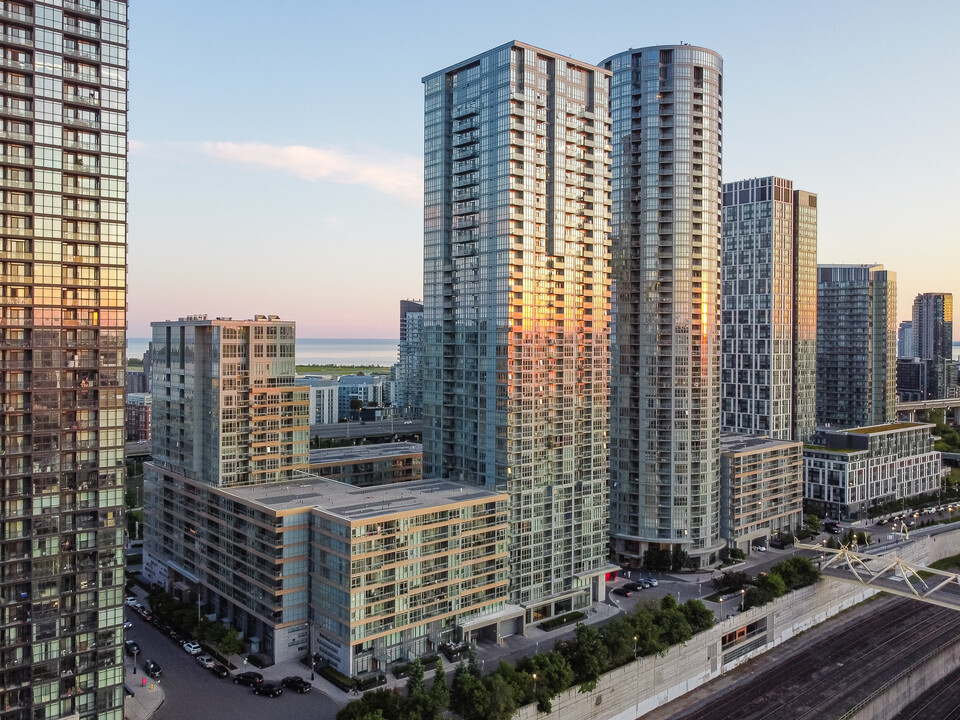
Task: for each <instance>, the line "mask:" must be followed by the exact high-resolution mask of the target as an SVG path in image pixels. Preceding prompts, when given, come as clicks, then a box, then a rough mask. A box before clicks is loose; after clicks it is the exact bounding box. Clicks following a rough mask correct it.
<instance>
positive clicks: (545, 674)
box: [337, 595, 714, 720]
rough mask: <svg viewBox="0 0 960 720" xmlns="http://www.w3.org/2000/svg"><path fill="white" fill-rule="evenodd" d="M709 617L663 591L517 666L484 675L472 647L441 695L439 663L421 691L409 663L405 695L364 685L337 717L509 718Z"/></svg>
mask: <svg viewBox="0 0 960 720" xmlns="http://www.w3.org/2000/svg"><path fill="white" fill-rule="evenodd" d="M713 623H714V617H713V612H712V611H710V610H708V609H707V608H706V606H704V604H703V603H702V602H700V601H699V600H689V601H687V602H686V603H684V604H683V605H678V604H677V602H676V600H675V599H674V598H673V596H671V595H668V596H666V597H664V598H663V599H662V600H661V601H660V603H659V604H656V603H650V604H646V605H638V606H637V607H636V608H635V609H634V611H633V612H631V613H629V614H628V615H626V616H624V617H618V618H615V619H613V620H611V621H610V622H608V623H607V624H606V625H603V626H602V627H600V628H597V627H596V626H594V625H583V624H579V625H577V627H576V629H575V630H574V636H573V638H571V639H569V640H562V641H558V642H557V643H556V644H555V645H554V649H553V650H552V651H551V652H545V653H537V654H535V655H533V656H526V657H523V658H521V659H520V660H519V661H518V662H517V664H516V665H511V664H509V663H506V662H501V663H500V664H499V666H498V667H497V669H496V670H494V671H493V672H492V673H490V674H489V675H486V676H483V674H482V673H481V671H480V664H479V662H478V660H477V657H476V651H475V650H472V651H471V655H470V658H469V660H468V661H467V662H461V663H460V664H459V665H458V666H457V669H456V672H455V673H454V677H453V685H452V687H451V689H450V692H449V696H447V697H445V696H444V695H443V691H444V690H445V689H446V685H445V684H444V682H443V681H438V678H442V677H443V668H442V666H438V668H437V674H436V675H435V676H434V679H433V683H432V685H431V686H430V688H429V690H427V689H426V685H425V683H424V682H423V666H422V665H421V664H420V661H419V660H417V661H414V663H413V664H412V666H411V670H410V676H409V679H408V681H407V694H406V696H403V695H401V694H399V693H397V692H396V691H393V690H383V689H380V690H373V691H369V692H367V693H366V694H365V695H364V697H363V698H362V699H361V700H357V701H355V702H352V703H350V704H349V705H347V706H346V707H345V708H343V709H342V710H341V711H340V712H339V713H338V714H337V720H419V719H421V718H422V719H423V720H439V719H440V718H441V717H442V716H443V712H444V710H447V709H449V710H452V711H453V712H454V713H456V714H457V715H458V716H460V717H461V718H463V720H509V718H511V717H512V716H513V715H514V713H515V712H516V711H517V710H518V709H519V708H520V707H522V706H523V705H527V704H529V703H533V702H535V703H536V704H537V708H538V709H539V710H540V711H541V712H546V713H549V712H550V711H551V710H552V709H553V705H552V701H553V699H554V698H555V697H556V696H557V695H559V694H560V693H561V692H563V691H564V690H566V689H567V688H570V687H573V686H574V685H579V687H580V691H581V692H590V691H591V690H593V689H594V688H595V687H596V684H597V681H598V680H599V679H600V676H601V675H603V673H605V672H608V671H609V670H612V669H614V668H617V667H620V666H621V665H626V664H627V663H629V662H633V661H634V660H635V659H636V658H638V657H643V656H647V655H654V654H660V653H664V652H666V650H667V649H668V648H669V647H670V646H671V645H676V644H678V643H682V642H686V641H687V640H689V639H690V638H691V637H693V635H695V634H696V633H699V632H703V631H704V630H707V629H709V628H711V627H713ZM441 686H442V689H441Z"/></svg>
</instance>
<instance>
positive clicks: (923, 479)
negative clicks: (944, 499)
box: [803, 422, 942, 519]
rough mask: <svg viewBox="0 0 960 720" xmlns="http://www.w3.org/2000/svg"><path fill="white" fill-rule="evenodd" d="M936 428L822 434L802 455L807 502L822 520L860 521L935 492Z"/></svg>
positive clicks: (889, 426)
mask: <svg viewBox="0 0 960 720" xmlns="http://www.w3.org/2000/svg"><path fill="white" fill-rule="evenodd" d="M933 428H934V425H932V424H930V423H919V422H900V423H884V424H882V425H871V426H869V427H860V428H853V429H851V430H826V429H821V430H818V431H817V433H816V435H815V438H814V444H811V445H806V446H804V449H803V478H804V491H803V493H804V500H805V501H806V503H807V504H808V506H809V507H810V508H811V509H813V510H815V511H817V512H819V513H821V514H822V515H825V516H832V517H839V518H841V519H850V518H854V519H856V518H864V517H866V514H867V510H868V509H869V508H870V507H871V506H873V505H880V504H882V503H885V502H889V501H890V500H898V499H901V498H908V497H911V496H914V495H920V494H922V493H928V492H935V491H937V490H938V489H939V487H940V480H941V468H942V459H941V455H940V453H939V452H937V451H936V450H934V449H933V443H934V438H933V433H932V430H933Z"/></svg>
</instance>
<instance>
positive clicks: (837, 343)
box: [817, 265, 897, 430]
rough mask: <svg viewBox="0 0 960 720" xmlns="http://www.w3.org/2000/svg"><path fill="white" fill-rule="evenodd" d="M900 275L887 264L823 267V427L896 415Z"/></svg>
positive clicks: (881, 420)
mask: <svg viewBox="0 0 960 720" xmlns="http://www.w3.org/2000/svg"><path fill="white" fill-rule="evenodd" d="M896 307H897V276H896V273H894V272H892V271H890V270H885V269H884V267H883V265H820V266H818V268H817V425H818V426H830V427H831V428H834V429H838V430H839V429H844V428H851V427H865V426H869V425H880V424H882V423H886V422H890V421H892V420H893V419H894V418H895V417H896V403H897V395H896V386H897V380H896V378H897V358H896V354H897V347H896V339H897V322H896Z"/></svg>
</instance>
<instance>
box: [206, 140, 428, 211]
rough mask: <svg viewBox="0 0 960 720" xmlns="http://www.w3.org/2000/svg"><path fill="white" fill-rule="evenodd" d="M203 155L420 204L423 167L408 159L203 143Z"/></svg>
mask: <svg viewBox="0 0 960 720" xmlns="http://www.w3.org/2000/svg"><path fill="white" fill-rule="evenodd" d="M203 152H204V153H205V154H206V155H208V156H210V157H214V158H217V159H219V160H225V161H227V162H237V163H247V164H250V165H260V166H264V167H270V168H275V169H277V170H281V171H283V172H286V173H290V174H291V175H296V176H297V177H300V178H303V179H304V180H310V181H317V180H326V181H328V182H335V183H343V184H346V185H366V186H368V187H371V188H374V189H375V190H378V191H380V192H382V193H385V194H387V195H392V196H393V197H396V198H398V199H400V200H401V201H403V202H405V203H408V204H411V205H419V204H421V203H422V202H423V165H422V162H421V160H420V159H419V158H415V157H410V156H404V155H401V156H396V155H393V156H390V155H387V154H384V155H383V156H376V157H374V156H364V155H355V154H351V153H348V152H344V151H343V150H339V149H336V148H315V147H307V146H304V145H266V144H263V143H232V142H205V143H203Z"/></svg>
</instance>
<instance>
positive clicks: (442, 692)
mask: <svg viewBox="0 0 960 720" xmlns="http://www.w3.org/2000/svg"><path fill="white" fill-rule="evenodd" d="M429 695H430V703H431V705H432V707H433V708H434V709H435V713H436V714H435V717H441V716H442V715H443V711H444V710H445V709H446V707H447V705H449V704H450V691H449V690H447V673H446V670H444V668H443V660H439V659H438V660H437V667H436V669H435V670H434V672H433V682H432V683H431V685H430V691H429Z"/></svg>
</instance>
